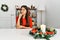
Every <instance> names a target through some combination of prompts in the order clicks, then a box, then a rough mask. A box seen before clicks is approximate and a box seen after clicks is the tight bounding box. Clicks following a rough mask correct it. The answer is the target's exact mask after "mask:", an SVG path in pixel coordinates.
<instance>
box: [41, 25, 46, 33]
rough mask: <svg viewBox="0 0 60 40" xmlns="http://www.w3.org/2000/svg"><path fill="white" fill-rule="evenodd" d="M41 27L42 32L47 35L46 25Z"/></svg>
mask: <svg viewBox="0 0 60 40" xmlns="http://www.w3.org/2000/svg"><path fill="white" fill-rule="evenodd" d="M40 27H41V31H42V32H43V33H45V32H46V25H44V24H42V25H41V26H40Z"/></svg>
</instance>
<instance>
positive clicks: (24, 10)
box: [16, 5, 32, 29]
mask: <svg viewBox="0 0 60 40" xmlns="http://www.w3.org/2000/svg"><path fill="white" fill-rule="evenodd" d="M16 28H17V29H20V28H23V29H26V28H32V18H31V17H30V16H29V11H28V7H27V6H25V5H23V6H21V13H20V14H19V18H18V21H17V26H16Z"/></svg>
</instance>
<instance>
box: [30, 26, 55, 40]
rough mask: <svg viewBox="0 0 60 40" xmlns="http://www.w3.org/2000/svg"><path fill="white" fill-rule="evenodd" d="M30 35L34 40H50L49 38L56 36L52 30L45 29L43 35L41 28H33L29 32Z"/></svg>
mask: <svg viewBox="0 0 60 40" xmlns="http://www.w3.org/2000/svg"><path fill="white" fill-rule="evenodd" d="M29 34H30V35H32V36H33V37H34V38H35V39H37V38H40V39H43V38H44V39H46V40H50V39H49V38H50V37H52V36H54V35H55V34H56V30H55V29H54V28H52V27H51V28H46V32H45V33H43V32H42V30H41V28H33V29H32V30H31V31H30V32H29Z"/></svg>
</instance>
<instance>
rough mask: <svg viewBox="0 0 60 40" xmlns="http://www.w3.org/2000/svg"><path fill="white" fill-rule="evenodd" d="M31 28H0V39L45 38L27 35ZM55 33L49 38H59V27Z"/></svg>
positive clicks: (58, 39) (59, 39) (24, 39)
mask: <svg viewBox="0 0 60 40" xmlns="http://www.w3.org/2000/svg"><path fill="white" fill-rule="evenodd" d="M30 30H31V29H0V40H46V39H34V38H33V37H32V36H31V35H29V31H30ZM56 30H57V34H56V35H55V36H54V37H51V38H50V39H51V40H60V29H56Z"/></svg>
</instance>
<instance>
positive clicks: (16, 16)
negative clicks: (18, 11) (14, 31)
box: [16, 16, 18, 24]
mask: <svg viewBox="0 0 60 40" xmlns="http://www.w3.org/2000/svg"><path fill="white" fill-rule="evenodd" d="M17 21H18V16H16V24H17Z"/></svg>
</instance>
